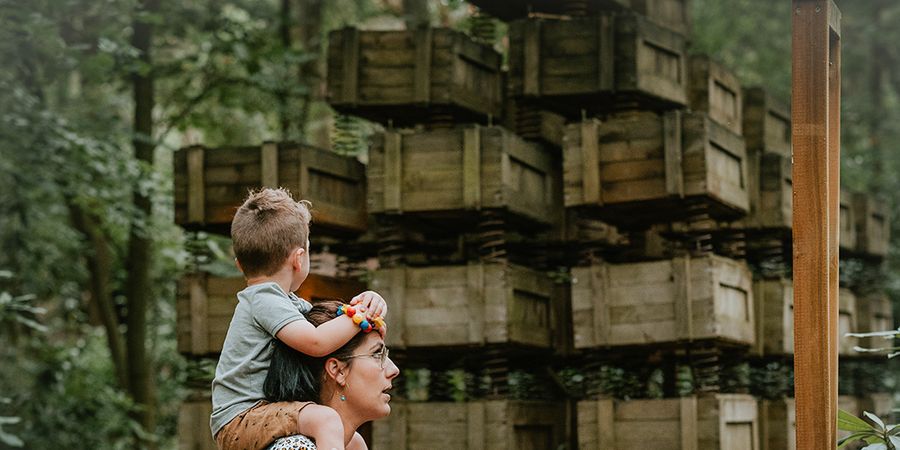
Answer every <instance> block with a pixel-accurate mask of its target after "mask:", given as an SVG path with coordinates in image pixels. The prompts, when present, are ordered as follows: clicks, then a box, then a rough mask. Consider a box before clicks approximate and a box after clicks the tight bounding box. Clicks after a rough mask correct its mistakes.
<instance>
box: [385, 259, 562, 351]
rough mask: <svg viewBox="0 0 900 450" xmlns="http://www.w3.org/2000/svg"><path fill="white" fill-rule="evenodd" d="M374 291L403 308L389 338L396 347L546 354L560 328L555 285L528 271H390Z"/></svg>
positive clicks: (477, 266)
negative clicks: (513, 348) (518, 348)
mask: <svg viewBox="0 0 900 450" xmlns="http://www.w3.org/2000/svg"><path fill="white" fill-rule="evenodd" d="M371 287H372V289H373V290H375V291H377V292H379V293H381V294H382V295H383V296H384V297H385V298H389V299H391V300H390V301H391V302H392V305H393V304H394V302H400V303H401V304H402V305H403V311H402V313H401V314H402V317H397V316H392V319H391V320H392V321H391V332H390V333H388V338H387V339H388V345H390V346H392V347H397V348H411V347H456V346H481V345H484V344H521V345H526V346H529V347H536V348H544V349H546V348H551V347H552V346H553V343H554V339H555V332H556V331H557V330H558V329H559V326H557V325H556V321H557V317H556V313H555V312H554V309H555V308H554V305H553V303H554V302H555V301H556V300H555V295H556V292H557V291H556V290H555V289H554V286H553V282H552V281H551V280H550V278H549V276H547V275H546V274H544V273H541V272H538V271H535V270H531V269H526V268H524V267H519V266H514V265H504V264H482V263H471V264H469V265H460V266H432V267H397V268H385V269H379V270H378V271H376V272H375V274H374V276H373V279H372V282H371ZM392 309H393V307H392ZM398 321H399V323H398Z"/></svg>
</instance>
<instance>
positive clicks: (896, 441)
mask: <svg viewBox="0 0 900 450" xmlns="http://www.w3.org/2000/svg"><path fill="white" fill-rule="evenodd" d="M888 440H890V441H891V445H893V446H894V449H900V437H897V436H888Z"/></svg>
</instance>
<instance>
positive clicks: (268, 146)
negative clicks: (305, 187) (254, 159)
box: [260, 142, 305, 195]
mask: <svg viewBox="0 0 900 450" xmlns="http://www.w3.org/2000/svg"><path fill="white" fill-rule="evenodd" d="M260 157H261V158H260V167H261V171H262V180H261V183H262V187H268V188H277V187H278V186H279V185H278V144H276V143H274V142H264V143H263V145H262V148H261V149H260ZM304 193H305V192H294V195H304Z"/></svg>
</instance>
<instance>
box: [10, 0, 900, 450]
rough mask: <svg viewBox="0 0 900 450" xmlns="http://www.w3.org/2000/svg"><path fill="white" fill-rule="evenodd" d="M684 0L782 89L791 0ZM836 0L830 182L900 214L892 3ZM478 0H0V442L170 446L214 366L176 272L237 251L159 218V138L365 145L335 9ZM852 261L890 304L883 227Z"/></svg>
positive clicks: (221, 268) (448, 13) (386, 14)
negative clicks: (351, 102) (337, 108)
mask: <svg viewBox="0 0 900 450" xmlns="http://www.w3.org/2000/svg"><path fill="white" fill-rule="evenodd" d="M692 2H693V3H692V9H693V29H694V32H693V40H692V44H691V46H692V51H696V52H705V53H708V54H711V55H713V56H714V58H716V59H718V60H720V61H721V62H723V63H725V64H726V65H727V66H729V67H731V68H732V69H733V70H735V71H736V72H737V74H738V75H739V77H740V78H741V80H742V82H743V84H744V85H748V86H749V85H763V86H765V87H766V88H767V89H769V90H770V92H772V93H774V94H775V95H776V96H777V97H779V98H780V99H782V100H784V101H785V103H787V102H788V101H789V99H790V79H791V78H790V77H791V74H790V67H791V59H790V45H791V44H790V43H791V39H790V31H791V29H790V18H791V11H790V2H789V1H786V0H692ZM837 3H838V6H839V7H840V9H841V10H842V12H843V24H842V38H843V61H842V69H843V79H842V82H843V86H842V90H843V97H842V135H841V138H842V167H841V170H842V183H843V184H844V185H845V186H847V187H849V188H850V189H853V190H857V191H863V192H869V193H872V194H873V195H877V196H879V198H881V199H882V201H884V202H885V204H886V205H887V206H888V209H889V210H890V211H891V216H892V217H900V152H898V151H897V148H898V146H900V102H898V94H900V47H898V46H897V45H896V42H898V41H900V26H898V25H900V3H898V2H895V1H890V0H838V1H837ZM472 12H473V10H472V8H471V7H470V6H469V5H468V4H466V3H465V2H462V1H460V0H441V1H437V0H435V1H428V0H332V1H324V0H192V1H166V0H29V1H19V0H0V61H2V67H0V358H2V361H3V363H2V365H0V448H5V447H22V446H24V447H27V448H32V449H44V448H48V449H49V448H98V449H99V448H113V449H116V448H135V447H149V448H174V447H175V445H176V430H175V429H176V422H177V409H178V405H179V403H180V401H181V399H182V397H183V396H184V395H185V389H184V386H185V383H186V382H187V381H188V380H189V379H191V378H192V377H194V376H195V375H196V373H208V372H209V371H210V370H211V368H210V367H209V366H208V365H206V366H204V365H198V364H196V363H193V362H190V361H186V360H185V359H183V358H182V357H181V356H180V355H178V353H177V352H176V350H175V312H174V311H175V295H174V287H175V280H176V279H177V277H178V276H179V274H180V273H182V272H183V271H185V270H188V269H191V268H196V267H197V266H202V267H203V268H204V269H206V270H211V271H214V272H216V271H218V272H222V273H229V272H230V271H233V269H232V268H231V267H230V266H229V264H228V258H227V252H228V248H227V244H223V243H221V242H219V241H216V240H214V239H212V238H210V237H208V236H205V235H202V234H200V235H186V234H184V233H183V232H181V230H180V229H179V228H177V227H176V226H175V225H174V224H173V205H172V203H173V201H172V164H171V158H172V152H173V151H174V150H176V149H178V148H180V147H182V146H185V145H189V144H195V143H202V144H204V145H206V146H210V147H214V146H218V145H225V144H227V145H256V144H259V143H260V142H262V141H263V140H267V139H268V140H293V141H302V142H308V143H311V144H314V145H318V146H321V147H329V148H334V149H335V150H337V151H340V152H342V153H349V154H358V155H360V157H361V158H363V159H364V158H365V145H364V140H360V141H354V140H350V141H341V140H336V139H334V136H332V135H333V133H334V131H333V130H334V123H335V121H336V120H338V121H340V120H351V121H352V120H355V119H348V118H345V117H339V118H337V119H336V118H335V116H334V115H333V113H332V112H331V110H330V109H329V107H328V106H327V104H325V102H324V98H323V92H324V77H323V73H324V69H323V58H322V56H323V54H324V51H325V50H326V49H324V48H323V43H324V42H325V39H324V38H325V36H326V35H327V33H328V31H330V30H332V29H336V28H339V27H342V26H345V25H349V24H353V25H360V26H364V27H368V28H400V27H403V26H404V25H405V24H406V25H415V24H417V23H422V22H426V21H427V22H430V23H432V24H440V25H446V26H452V27H457V28H460V29H463V30H466V29H467V28H468V27H470V26H471V15H472ZM498 45H500V46H502V40H500V39H498ZM353 126H354V127H355V129H357V130H358V131H359V132H360V133H361V134H362V135H365V134H367V133H371V132H372V131H373V129H374V128H373V126H372V125H371V124H367V123H362V122H355V123H354V124H353ZM333 141H334V143H333V144H332V142H333ZM891 223H892V233H893V234H894V235H895V236H897V235H900V221H897V220H893V221H892V222H891ZM842 270H843V271H844V272H845V273H849V274H852V273H853V270H854V269H853V268H852V267H849V268H842ZM865 275H866V276H871V277H872V279H876V280H880V281H882V282H883V283H884V285H885V287H886V289H887V290H888V292H889V294H890V296H891V297H892V299H893V301H894V306H895V312H894V316H895V317H900V314H898V312H900V311H896V308H897V305H898V304H900V299H898V298H900V252H898V247H897V245H896V243H893V244H892V245H891V247H890V253H889V257H888V259H887V263H886V265H885V268H884V270H883V272H882V273H868V274H865ZM136 444H137V445H136Z"/></svg>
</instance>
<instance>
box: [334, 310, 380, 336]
mask: <svg viewBox="0 0 900 450" xmlns="http://www.w3.org/2000/svg"><path fill="white" fill-rule="evenodd" d="M356 312H357V311H356V308H354V307H352V306H350V305H341V307H340V308H338V310H337V315H338V316H342V315H344V314H346V315H347V317H349V318H351V319H352V320H353V323H355V324H357V325H359V329H361V330H362V331H363V333H369V332H371V331H372V330H376V329H379V328H384V318H382V317H381V316H378V317H376V318H374V319H372V321H371V322H369V320H367V319H366V317H365V316H364V315H363V314H357V313H356Z"/></svg>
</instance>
